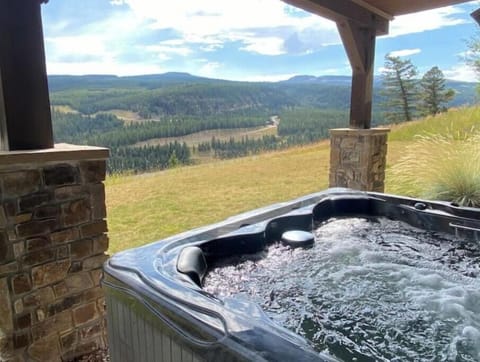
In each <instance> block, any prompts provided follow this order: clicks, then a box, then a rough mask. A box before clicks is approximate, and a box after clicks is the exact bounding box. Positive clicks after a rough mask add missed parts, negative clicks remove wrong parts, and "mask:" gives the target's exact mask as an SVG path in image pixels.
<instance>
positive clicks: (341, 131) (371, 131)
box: [329, 127, 390, 136]
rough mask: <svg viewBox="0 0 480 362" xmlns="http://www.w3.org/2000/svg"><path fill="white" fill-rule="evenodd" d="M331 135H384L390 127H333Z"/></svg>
mask: <svg viewBox="0 0 480 362" xmlns="http://www.w3.org/2000/svg"><path fill="white" fill-rule="evenodd" d="M329 131H330V135H332V136H342V135H345V136H348V135H352V136H354V135H355V136H372V135H377V134H378V135H382V134H386V133H389V132H390V128H386V127H378V128H368V129H360V128H358V129H357V128H333V129H330V130H329Z"/></svg>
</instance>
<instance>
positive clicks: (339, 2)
mask: <svg viewBox="0 0 480 362" xmlns="http://www.w3.org/2000/svg"><path fill="white" fill-rule="evenodd" d="M283 1H284V2H286V3H288V4H290V5H293V6H296V7H298V8H301V9H303V10H305V11H308V12H311V13H314V14H317V15H320V16H322V17H324V18H327V19H330V20H333V21H335V22H337V23H338V22H343V21H346V20H348V21H353V22H355V23H357V24H359V25H361V26H365V27H369V28H373V29H375V34H376V35H385V34H388V26H389V20H390V19H391V17H390V16H389V17H387V18H385V17H383V16H381V15H379V13H378V12H373V11H372V10H371V8H370V9H367V8H366V7H364V6H362V5H360V3H357V2H353V1H352V0H283Z"/></svg>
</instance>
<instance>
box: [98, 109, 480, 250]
mask: <svg viewBox="0 0 480 362" xmlns="http://www.w3.org/2000/svg"><path fill="white" fill-rule="evenodd" d="M472 127H477V129H478V128H480V109H479V108H467V109H460V110H454V111H451V112H449V113H448V114H445V115H440V116H437V117H433V118H427V119H425V120H422V121H414V122H410V123H408V124H402V125H399V126H393V127H392V133H391V136H390V141H389V150H388V167H387V181H386V191H387V192H388V190H389V188H391V186H392V185H394V183H395V181H396V180H395V179H394V178H392V177H391V176H390V172H389V167H390V166H391V165H393V164H395V162H398V160H399V159H400V158H401V157H402V155H403V152H404V150H405V147H406V146H407V145H408V144H409V143H410V142H412V139H413V138H414V135H415V134H422V133H425V132H430V133H445V132H463V131H465V132H470V131H471V129H472ZM329 154H330V153H329V142H328V141H324V142H320V143H317V144H314V145H311V146H306V147H299V148H293V149H289V150H287V151H281V152H274V153H267V154H263V155H259V156H254V157H245V158H241V159H234V160H227V161H217V162H212V163H208V164H202V165H198V166H190V167H183V168H177V169H173V170H168V171H162V172H156V173H149V174H143V175H136V176H114V177H109V178H108V179H107V181H106V193H107V208H108V225H109V236H110V252H112V253H113V252H117V251H119V250H123V249H127V248H132V247H136V246H139V245H143V244H146V243H149V242H152V241H155V240H159V239H162V238H165V237H167V236H169V235H173V234H176V233H179V232H182V231H186V230H189V229H192V228H195V227H198V226H201V225H206V224H209V223H213V222H216V221H220V220H223V219H225V218H227V217H229V216H231V215H235V214H238V213H240V212H242V211H247V210H251V209H254V208H258V207H261V206H265V205H268V204H271V203H273V202H279V201H285V200H289V199H292V198H295V197H298V196H301V195H305V194H308V193H312V192H317V191H320V190H323V189H325V188H327V187H328V167H329Z"/></svg>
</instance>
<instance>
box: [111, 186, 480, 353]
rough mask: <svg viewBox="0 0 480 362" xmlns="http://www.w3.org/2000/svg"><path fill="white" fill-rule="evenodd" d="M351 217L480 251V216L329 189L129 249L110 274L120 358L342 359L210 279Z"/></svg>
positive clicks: (419, 202) (470, 211)
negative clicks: (241, 258) (448, 238)
mask: <svg viewBox="0 0 480 362" xmlns="http://www.w3.org/2000/svg"><path fill="white" fill-rule="evenodd" d="M351 217H354V218H358V217H360V218H376V217H384V218H387V219H391V220H398V221H402V222H406V223H408V224H409V225H411V226H413V227H415V228H420V229H422V230H428V231H432V232H435V233H437V232H438V233H446V234H450V235H454V236H456V237H457V238H459V239H466V240H471V241H473V242H474V243H477V244H478V243H480V210H478V209H472V208H461V207H457V206H455V205H452V204H449V203H442V202H431V201H425V200H415V199H410V198H403V197H397V196H392V195H385V194H377V193H366V192H356V191H351V190H345V189H330V190H327V191H324V192H320V193H317V194H312V195H308V196H306V197H302V198H300V199H297V200H293V201H291V202H285V203H281V204H276V205H272V206H269V207H266V208H262V209H258V210H255V211H252V212H248V213H244V214H241V215H238V216H235V217H232V218H229V219H227V220H225V221H223V222H221V223H218V224H214V225H210V226H205V227H202V228H199V229H196V230H193V231H189V232H185V233H183V234H179V235H176V236H173V237H170V238H168V239H165V240H162V241H158V242H155V243H152V244H149V245H146V246H144V247H140V248H136V249H132V250H127V251H124V252H121V253H118V254H116V255H114V256H113V257H112V258H110V259H109V260H108V261H107V262H106V264H105V266H104V270H105V278H104V280H103V286H104V290H105V293H106V302H107V315H108V321H107V322H108V333H109V346H110V354H111V357H112V360H113V361H333V360H341V358H339V356H341V354H340V355H337V357H336V358H335V357H334V356H332V355H331V354H329V353H327V351H319V350H315V349H314V348H313V347H312V344H311V343H310V342H309V341H308V340H306V339H305V338H303V337H302V336H300V335H299V334H297V333H294V331H291V330H289V329H287V328H285V327H283V326H281V325H280V324H278V323H276V322H274V321H273V320H272V318H270V317H269V316H267V314H266V313H265V312H264V310H263V309H262V308H261V307H260V306H259V305H258V304H257V303H255V302H254V301H253V300H252V299H249V298H248V296H247V297H245V296H241V297H235V296H228V297H219V296H216V295H214V294H212V293H209V292H207V291H205V290H204V289H203V288H202V280H203V278H204V276H205V274H206V273H207V271H208V270H209V268H210V267H211V266H212V265H216V264H218V263H219V262H221V261H222V260H228V259H229V258H232V257H235V256H237V255H254V254H255V253H259V252H262V250H264V249H265V248H266V247H267V246H268V245H270V244H272V243H274V242H276V241H280V240H281V239H282V237H284V235H285V232H288V231H292V230H297V231H306V232H309V231H312V229H313V228H314V225H318V224H321V223H322V222H325V221H327V220H330V219H332V218H337V219H338V218H351ZM287 239H288V238H287ZM287 241H288V240H287ZM295 242H298V240H297V241H295ZM304 246H305V245H304ZM474 272H475V271H474ZM470 277H472V278H476V275H472V276H470ZM299 282H300V283H301V276H299ZM479 307H480V305H479ZM475 308H476V307H475ZM472 333H474V332H472Z"/></svg>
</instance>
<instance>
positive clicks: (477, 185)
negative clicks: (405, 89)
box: [389, 129, 480, 207]
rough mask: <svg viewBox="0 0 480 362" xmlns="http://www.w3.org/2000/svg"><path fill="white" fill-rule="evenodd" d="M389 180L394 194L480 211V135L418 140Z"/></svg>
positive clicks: (465, 134)
mask: <svg viewBox="0 0 480 362" xmlns="http://www.w3.org/2000/svg"><path fill="white" fill-rule="evenodd" d="M389 177H390V181H391V187H389V191H390V192H392V193H398V194H403V195H408V196H414V197H422V198H427V199H434V200H443V201H450V202H453V203H456V204H458V205H460V206H470V207H480V133H478V132H474V130H473V129H472V130H469V131H468V132H456V133H450V134H448V135H439V134H435V135H434V134H429V135H422V136H417V137H416V138H415V140H414V142H413V143H411V144H409V145H408V146H406V149H405V154H404V156H403V157H402V158H401V159H400V162H398V163H397V164H395V165H394V166H392V168H391V170H390V175H389Z"/></svg>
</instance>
